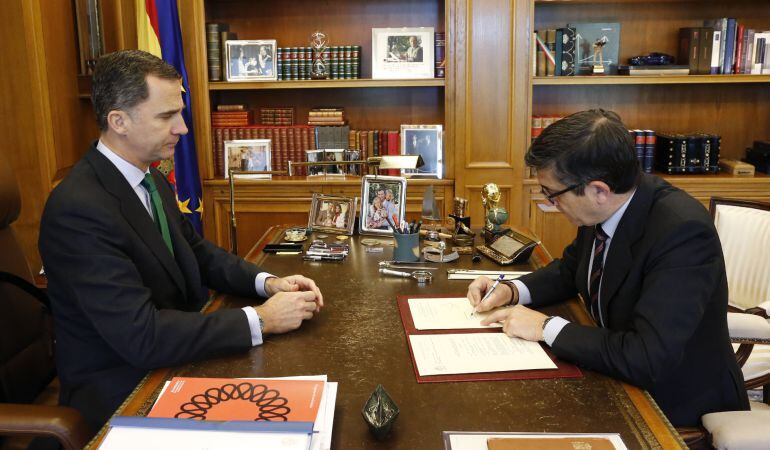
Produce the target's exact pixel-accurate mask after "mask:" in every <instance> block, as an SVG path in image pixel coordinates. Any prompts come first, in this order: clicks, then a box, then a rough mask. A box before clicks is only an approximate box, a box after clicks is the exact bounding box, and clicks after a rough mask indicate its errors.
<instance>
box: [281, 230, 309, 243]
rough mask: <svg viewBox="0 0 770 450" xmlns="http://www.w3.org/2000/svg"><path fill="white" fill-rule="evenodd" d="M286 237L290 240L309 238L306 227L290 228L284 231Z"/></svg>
mask: <svg viewBox="0 0 770 450" xmlns="http://www.w3.org/2000/svg"><path fill="white" fill-rule="evenodd" d="M284 239H285V240H287V241H289V242H303V241H306V240H307V229H306V228H289V229H287V230H286V231H285V232H284Z"/></svg>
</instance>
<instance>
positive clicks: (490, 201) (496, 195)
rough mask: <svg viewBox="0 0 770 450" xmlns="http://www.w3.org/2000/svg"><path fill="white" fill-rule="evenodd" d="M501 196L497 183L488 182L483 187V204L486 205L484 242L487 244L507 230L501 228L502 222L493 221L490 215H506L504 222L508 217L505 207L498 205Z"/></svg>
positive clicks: (494, 216)
mask: <svg viewBox="0 0 770 450" xmlns="http://www.w3.org/2000/svg"><path fill="white" fill-rule="evenodd" d="M500 197H501V194H500V188H499V187H498V186H497V185H496V184H495V183H487V184H485V185H484V187H483V188H482V189H481V204H482V205H484V242H486V243H487V244H489V243H491V242H492V241H493V240H494V239H495V237H496V236H497V235H499V234H500V233H502V232H504V231H505V230H503V229H501V228H500V223H498V222H497V221H496V223H493V222H492V221H491V220H490V217H493V218H498V217H499V218H502V217H503V215H504V216H505V219H503V222H504V221H505V220H506V219H507V218H508V212H507V211H505V208H501V207H499V206H498V204H499V203H500ZM503 213H504V214H503Z"/></svg>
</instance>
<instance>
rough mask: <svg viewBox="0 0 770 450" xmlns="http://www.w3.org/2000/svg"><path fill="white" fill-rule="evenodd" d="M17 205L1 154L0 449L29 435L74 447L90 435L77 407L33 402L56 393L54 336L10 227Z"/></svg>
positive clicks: (18, 200) (13, 182)
mask: <svg viewBox="0 0 770 450" xmlns="http://www.w3.org/2000/svg"><path fill="white" fill-rule="evenodd" d="M20 209H21V198H20V195H19V189H18V185H17V184H16V179H15V177H14V174H13V172H12V170H11V168H10V166H9V165H8V163H7V162H6V161H5V160H4V159H3V157H2V155H0V310H1V311H2V312H0V449H6V448H25V447H26V445H27V444H28V443H29V441H31V440H32V438H34V437H47V438H55V439H56V440H58V441H59V443H60V444H61V445H62V446H63V447H64V448H65V449H68V450H69V449H79V448H82V447H83V446H84V445H85V444H86V443H87V442H88V438H89V437H90V435H91V431H90V430H89V429H88V426H87V425H86V423H85V421H84V420H83V418H82V417H81V415H80V413H78V412H77V411H76V410H74V409H72V408H68V407H62V406H56V405H55V401H54V402H52V403H54V404H53V405H44V404H35V402H36V401H37V402H41V401H43V400H42V399H43V396H42V395H41V394H42V393H48V394H49V395H48V397H49V398H50V397H54V398H55V397H56V396H57V393H55V392H53V393H52V392H51V390H52V389H51V386H52V385H53V386H56V383H55V381H56V380H55V376H56V372H55V365H54V360H53V344H54V341H53V332H52V330H53V328H52V321H51V316H50V313H49V309H48V306H47V301H48V300H47V298H46V295H45V293H44V292H43V291H41V290H40V289H38V288H37V287H35V285H34V284H33V278H32V273H31V272H30V268H29V266H28V264H27V261H26V259H25V257H24V254H23V253H22V250H21V246H20V245H19V241H18V239H17V236H16V234H15V233H14V230H13V229H12V228H11V224H12V223H13V222H14V221H15V220H16V219H17V218H18V216H19V211H20ZM52 383H53V384H52ZM38 443H39V442H38Z"/></svg>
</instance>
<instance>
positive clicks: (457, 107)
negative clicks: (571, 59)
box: [448, 0, 530, 225]
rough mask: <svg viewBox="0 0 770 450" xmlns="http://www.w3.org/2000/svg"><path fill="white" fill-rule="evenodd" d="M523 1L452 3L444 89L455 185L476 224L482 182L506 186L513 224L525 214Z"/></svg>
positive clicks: (526, 87) (525, 13) (526, 92)
mask: <svg viewBox="0 0 770 450" xmlns="http://www.w3.org/2000/svg"><path fill="white" fill-rule="evenodd" d="M529 3H530V2H528V1H515V0H485V1H457V2H456V3H455V8H456V16H457V17H456V19H455V20H456V25H455V27H456V29H457V32H456V33H455V37H454V42H453V45H455V46H456V52H455V60H454V62H455V68H454V71H453V72H452V74H453V75H454V76H455V79H454V80H453V85H452V87H451V88H452V92H451V93H452V94H453V95H454V99H453V101H454V104H453V111H452V113H453V114H454V120H455V129H454V133H455V135H454V143H455V155H456V160H455V180H456V186H455V190H456V192H458V193H462V195H466V196H468V199H469V200H470V202H471V209H470V212H471V217H472V221H473V223H474V224H480V223H483V214H482V210H481V207H480V206H478V205H480V203H478V202H479V200H478V199H479V192H480V189H481V186H483V185H484V184H486V183H488V182H494V183H497V184H498V185H499V186H501V188H502V187H503V186H506V187H505V188H504V189H503V191H504V193H503V203H504V204H505V205H506V208H507V209H508V211H509V213H510V219H509V220H510V222H511V223H512V224H516V225H519V224H522V223H525V221H526V219H527V215H526V213H525V212H524V209H525V208H523V206H524V205H522V203H521V178H522V173H523V154H524V153H523V152H524V149H525V145H526V140H527V132H528V126H527V123H528V119H527V117H528V104H529V91H530V89H529V84H528V83H529V78H528V77H529V72H528V64H527V59H526V52H527V45H528V44H527V41H528V40H527V39H522V38H521V36H524V37H526V36H528V34H529V21H528V18H529V7H530V6H529ZM514 36H516V38H514ZM522 52H524V53H522ZM448 88H449V87H448ZM477 204H478V205H477Z"/></svg>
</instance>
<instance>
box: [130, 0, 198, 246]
mask: <svg viewBox="0 0 770 450" xmlns="http://www.w3.org/2000/svg"><path fill="white" fill-rule="evenodd" d="M135 1H136V11H137V14H136V18H137V19H136V20H137V23H136V31H137V37H138V40H139V42H138V48H139V50H144V51H146V52H149V53H152V54H153V55H155V56H157V57H159V58H163V60H165V61H166V62H168V63H169V64H171V65H172V66H174V67H176V70H177V71H178V72H179V73H180V74H181V75H182V86H183V87H184V92H182V99H183V100H184V104H185V109H184V110H183V111H182V116H183V117H184V121H185V124H186V125H187V129H188V130H189V132H188V133H187V134H186V135H184V136H182V137H181V139H179V143H178V144H177V145H176V151H175V152H174V159H173V161H161V162H160V163H159V169H160V170H161V171H162V172H164V173H165V174H166V177H167V178H168V179H169V181H171V183H173V184H174V186H176V199H177V203H178V204H179V209H180V210H181V211H182V212H183V213H184V214H185V215H187V217H188V218H189V219H190V221H191V222H192V224H193V226H195V229H196V230H197V231H198V233H200V234H203V227H202V226H201V214H203V204H202V195H201V184H200V176H199V174H198V159H197V156H196V153H195V134H194V133H193V123H192V103H191V102H190V86H189V84H188V82H187V69H186V68H185V64H184V51H183V47H182V33H181V30H180V28H179V11H178V10H177V4H176V0H135Z"/></svg>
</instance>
